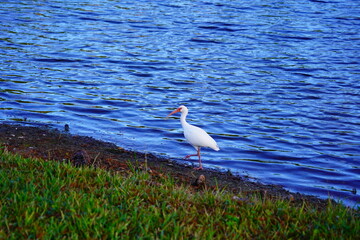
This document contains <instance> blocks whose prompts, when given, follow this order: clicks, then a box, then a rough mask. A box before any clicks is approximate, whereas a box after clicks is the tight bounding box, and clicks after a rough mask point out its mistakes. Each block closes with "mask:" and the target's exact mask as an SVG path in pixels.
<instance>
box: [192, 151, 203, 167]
mask: <svg viewBox="0 0 360 240" xmlns="http://www.w3.org/2000/svg"><path fill="white" fill-rule="evenodd" d="M196 155H197V156H198V157H199V167H197V168H194V169H195V170H202V169H203V167H202V164H201V155H200V147H199V148H198V150H197V154H196Z"/></svg>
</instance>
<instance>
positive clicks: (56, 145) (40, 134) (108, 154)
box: [0, 124, 334, 208]
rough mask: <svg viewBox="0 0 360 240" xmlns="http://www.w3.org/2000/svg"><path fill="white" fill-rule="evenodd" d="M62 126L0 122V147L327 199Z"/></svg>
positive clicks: (320, 203) (315, 201) (316, 202)
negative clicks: (187, 163)
mask: <svg viewBox="0 0 360 240" xmlns="http://www.w3.org/2000/svg"><path fill="white" fill-rule="evenodd" d="M65 129H66V128H64V129H61V130H58V129H53V128H50V127H37V126H36V127H34V126H23V125H18V124H0V146H1V147H3V148H5V149H6V150H8V151H10V152H13V153H17V154H20V155H22V156H24V157H34V158H42V159H46V160H55V161H60V162H63V161H70V162H72V163H73V164H74V165H76V166H80V165H90V166H93V167H98V168H103V169H106V170H109V171H114V172H117V173H118V174H126V172H128V171H131V170H134V169H142V170H144V171H145V170H146V171H149V172H150V173H151V174H152V175H154V176H156V177H162V176H167V175H170V176H172V177H173V178H174V179H175V181H177V182H178V183H179V184H185V185H188V186H189V187H191V188H194V190H197V189H200V188H201V187H205V186H206V187H207V188H221V189H226V191H231V192H233V193H234V194H235V195H236V194H239V193H241V195H242V196H248V195H250V194H257V196H259V197H263V198H272V199H288V200H289V201H291V202H293V203H294V204H303V203H304V202H305V203H306V204H309V205H312V206H315V207H319V208H324V207H326V206H327V204H328V203H329V201H328V200H323V199H319V198H317V197H314V196H309V195H303V194H300V193H292V192H289V191H287V190H285V189H284V188H282V187H281V186H278V185H265V184H262V183H259V182H254V181H250V180H249V179H247V178H246V177H241V176H235V175H232V174H231V173H224V172H220V171H216V170H212V169H206V168H204V169H203V170H201V171H196V170H194V169H193V168H192V167H190V166H185V165H181V164H179V163H176V162H174V161H171V160H168V159H166V158H162V157H158V156H155V155H153V154H144V153H141V152H135V151H129V150H126V149H123V148H121V147H119V146H116V145H115V144H113V143H109V142H103V141H100V140H96V139H94V138H92V137H86V136H78V135H72V134H70V133H68V132H66V131H65ZM201 175H203V176H204V177H205V183H201V181H200V183H199V177H200V176H201ZM200 180H203V177H200ZM332 202H333V201H332ZM333 203H334V202H333Z"/></svg>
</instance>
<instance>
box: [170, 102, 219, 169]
mask: <svg viewBox="0 0 360 240" xmlns="http://www.w3.org/2000/svg"><path fill="white" fill-rule="evenodd" d="M178 112H181V117H180V122H181V126H182V128H183V130H184V136H185V139H186V141H187V142H188V143H190V144H191V145H192V146H193V147H194V148H195V149H196V154H190V155H187V156H185V159H188V158H190V157H192V156H198V158H199V167H197V168H194V169H195V170H202V169H203V167H202V164H201V154H200V148H201V147H209V148H212V149H214V150H215V151H219V150H220V148H219V146H218V144H217V143H216V142H215V140H214V139H213V138H212V137H211V136H210V135H209V134H208V133H207V132H205V130H203V129H202V128H199V127H197V126H194V125H191V124H189V123H187V122H186V116H187V115H188V112H189V110H188V108H187V107H185V106H184V105H181V106H180V107H178V108H177V109H175V110H174V111H172V112H171V113H170V114H169V115H168V116H167V117H166V118H168V117H169V116H170V115H172V114H174V113H178Z"/></svg>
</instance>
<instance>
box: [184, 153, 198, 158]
mask: <svg viewBox="0 0 360 240" xmlns="http://www.w3.org/2000/svg"><path fill="white" fill-rule="evenodd" d="M193 156H198V154H190V155H186V156H185V159H188V158H190V157H193Z"/></svg>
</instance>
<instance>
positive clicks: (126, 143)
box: [0, 0, 360, 206]
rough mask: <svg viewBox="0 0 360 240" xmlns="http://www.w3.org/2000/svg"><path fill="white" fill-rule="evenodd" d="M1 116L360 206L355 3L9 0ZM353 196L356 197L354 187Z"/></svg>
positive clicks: (0, 35) (4, 13)
mask: <svg viewBox="0 0 360 240" xmlns="http://www.w3.org/2000/svg"><path fill="white" fill-rule="evenodd" d="M0 22H1V23H0V69H1V73H0V109H1V111H0V120H1V121H3V122H13V121H17V122H28V123H35V124H49V125H53V126H56V127H59V128H63V125H64V124H65V123H67V124H69V125H70V131H71V133H74V134H81V135H90V136H93V137H95V138H98V139H103V140H106V141H111V142H114V143H116V144H118V145H120V146H122V147H125V148H131V149H133V150H138V151H144V152H151V153H155V154H158V155H163V156H167V157H169V158H172V159H176V160H179V161H180V162H187V163H190V164H194V165H195V166H196V164H197V161H196V158H194V159H193V160H192V161H183V160H182V158H183V157H184V156H185V155H186V154H190V153H194V149H193V148H192V147H191V146H190V145H189V144H187V143H186V142H185V141H184V137H183V135H182V130H181V125H180V122H179V117H180V115H174V117H172V118H169V119H168V120H166V119H165V117H166V115H167V114H168V113H170V112H171V111H172V110H174V109H175V108H176V107H178V106H179V105H181V104H184V105H186V106H187V107H188V108H189V111H190V112H189V116H188V121H189V122H190V123H192V124H194V125H197V126H200V127H203V128H204V129H205V130H206V131H207V132H209V133H210V135H212V136H213V138H214V139H215V140H216V141H217V142H218V144H219V146H220V148H221V151H219V152H215V151H213V150H211V149H204V150H203V162H204V164H205V166H207V167H211V168H218V169H222V170H228V169H230V170H231V171H233V172H236V173H238V174H240V175H246V176H250V177H252V178H255V179H256V180H257V181H260V182H263V183H271V184H279V185H283V186H284V187H285V188H286V189H289V190H291V191H295V192H301V193H306V194H312V195H316V196H319V197H322V198H327V197H328V196H331V197H332V198H334V199H336V200H341V201H343V202H344V203H345V204H347V205H351V206H353V205H354V204H356V203H359V202H360V193H359V192H360V162H359V161H360V120H359V115H360V64H359V63H360V2H359V1H358V0H333V1H321V0H319V1H318V0H312V1H295V0H293V1H291V0H290V1H275V0H268V1H266V0H265V1H259V0H253V1H244V0H243V1H229V0H222V1H215V0H208V1H200V0H196V1H193V0H192V1H190V0H189V1H187V0H178V1H115V0H114V1H110V0H108V1H104V0H103V1H81V0H79V1H55V0H53V1H21V2H19V1H5V2H2V3H1V5H0ZM355 190H356V193H355Z"/></svg>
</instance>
